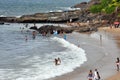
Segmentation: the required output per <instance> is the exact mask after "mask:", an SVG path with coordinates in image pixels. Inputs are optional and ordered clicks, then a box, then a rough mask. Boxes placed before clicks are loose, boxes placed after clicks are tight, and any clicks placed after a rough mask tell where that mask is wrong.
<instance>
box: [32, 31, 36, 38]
mask: <svg viewBox="0 0 120 80" xmlns="http://www.w3.org/2000/svg"><path fill="white" fill-rule="evenodd" d="M32 37H33V39H35V37H36V32H35V31H33V32H32Z"/></svg>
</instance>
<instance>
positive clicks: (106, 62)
mask: <svg viewBox="0 0 120 80" xmlns="http://www.w3.org/2000/svg"><path fill="white" fill-rule="evenodd" d="M96 33H97V34H102V35H103V37H104V38H103V43H102V46H100V44H99V43H96V44H94V45H92V44H91V43H89V44H80V45H81V47H82V48H83V49H84V50H85V51H86V56H87V58H88V60H87V62H85V63H84V64H82V65H81V66H80V67H78V68H76V69H75V70H74V71H73V72H70V73H67V74H64V75H62V76H57V77H55V78H51V79H48V80H87V75H88V72H89V70H90V69H92V70H93V71H94V69H95V68H97V69H98V71H99V73H100V75H101V79H103V80H109V79H107V78H109V77H110V76H112V75H114V74H116V73H117V71H116V65H115V60H116V57H120V56H119V52H120V51H119V47H118V46H117V45H119V44H118V43H116V35H115V34H114V33H113V32H111V33H109V32H107V31H104V28H103V29H99V31H98V32H96ZM96 33H95V34H96ZM111 34H112V35H111ZM83 35H84V34H83ZM93 35H94V33H93ZM106 38H108V39H106ZM97 41H98V40H97ZM109 43H111V44H109ZM88 46H91V48H90V47H88ZM91 50H92V51H91ZM93 50H94V51H93ZM97 50H98V51H97ZM110 50H112V51H110ZM96 53H97V54H96ZM113 53H114V54H113Z"/></svg>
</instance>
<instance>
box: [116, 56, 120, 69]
mask: <svg viewBox="0 0 120 80" xmlns="http://www.w3.org/2000/svg"><path fill="white" fill-rule="evenodd" d="M119 65H120V59H119V58H118V57H117V61H116V66H117V71H119Z"/></svg>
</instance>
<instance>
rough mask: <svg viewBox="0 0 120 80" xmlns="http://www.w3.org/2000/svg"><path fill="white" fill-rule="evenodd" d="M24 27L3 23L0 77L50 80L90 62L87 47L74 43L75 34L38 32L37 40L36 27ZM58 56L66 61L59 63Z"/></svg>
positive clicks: (20, 79)
mask: <svg viewBox="0 0 120 80" xmlns="http://www.w3.org/2000/svg"><path fill="white" fill-rule="evenodd" d="M40 25H42V24H40ZM24 26H25V25H23V24H10V25H0V80H44V79H49V78H52V77H55V76H60V75H62V74H65V73H68V72H71V71H73V70H74V69H75V68H76V67H80V66H81V64H83V63H84V62H85V61H87V58H86V54H85V50H83V49H82V48H79V47H78V45H76V44H74V43H73V42H74V39H73V37H72V36H70V35H67V40H64V39H63V37H62V36H61V35H57V36H55V35H53V36H50V37H45V36H41V35H40V34H37V36H36V39H35V40H33V39H32V35H31V33H32V30H29V29H28V28H25V29H24V30H23V32H21V29H20V28H22V27H24ZM30 26H32V24H31V25H30ZM25 36H27V37H28V41H27V42H26V41H25ZM58 57H59V58H60V59H61V61H62V63H61V65H59V66H55V63H54V59H55V58H58Z"/></svg>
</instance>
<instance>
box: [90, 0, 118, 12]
mask: <svg viewBox="0 0 120 80" xmlns="http://www.w3.org/2000/svg"><path fill="white" fill-rule="evenodd" d="M119 8H120V0H100V4H95V5H92V6H91V7H90V11H91V12H92V13H106V14H111V13H114V12H117V11H118V9H119Z"/></svg>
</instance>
